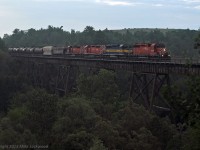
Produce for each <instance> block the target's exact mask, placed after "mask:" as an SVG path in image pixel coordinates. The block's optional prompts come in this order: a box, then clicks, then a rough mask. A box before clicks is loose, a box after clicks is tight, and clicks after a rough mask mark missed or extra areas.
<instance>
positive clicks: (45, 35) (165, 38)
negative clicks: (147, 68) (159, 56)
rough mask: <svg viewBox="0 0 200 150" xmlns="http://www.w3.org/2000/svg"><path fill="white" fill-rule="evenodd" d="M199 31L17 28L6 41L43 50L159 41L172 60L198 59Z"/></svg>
mask: <svg viewBox="0 0 200 150" xmlns="http://www.w3.org/2000/svg"><path fill="white" fill-rule="evenodd" d="M198 32H199V31H196V30H189V29H185V30H184V29H123V30H108V29H105V30H95V29H94V27H91V26H86V27H85V29H84V31H83V32H80V31H75V30H71V32H68V31H64V30H63V29H62V26H61V27H53V26H48V28H47V29H39V30H35V29H29V30H26V31H24V30H19V29H15V30H14V31H13V34H12V35H7V34H5V35H4V37H3V40H4V41H5V43H6V45H7V46H8V47H42V46H46V45H52V46H64V45H88V44H132V45H133V44H135V43H141V42H158V43H164V44H166V47H167V48H168V50H169V51H170V52H171V56H172V57H193V58H197V57H198V52H197V51H196V50H195V49H194V42H195V38H196V37H197V36H198Z"/></svg>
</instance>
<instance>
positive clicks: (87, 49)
mask: <svg viewBox="0 0 200 150" xmlns="http://www.w3.org/2000/svg"><path fill="white" fill-rule="evenodd" d="M105 48H106V46H105V45H86V46H84V52H83V53H84V54H87V55H101V54H103V52H104V51H105Z"/></svg>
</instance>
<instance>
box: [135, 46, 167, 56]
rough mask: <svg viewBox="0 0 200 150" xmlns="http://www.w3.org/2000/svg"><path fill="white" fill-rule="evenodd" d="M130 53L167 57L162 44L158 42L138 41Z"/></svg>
mask: <svg viewBox="0 0 200 150" xmlns="http://www.w3.org/2000/svg"><path fill="white" fill-rule="evenodd" d="M132 55H134V56H148V57H169V53H168V51H167V50H166V47H165V45H164V44H160V43H138V44H135V45H134V46H133V50H132Z"/></svg>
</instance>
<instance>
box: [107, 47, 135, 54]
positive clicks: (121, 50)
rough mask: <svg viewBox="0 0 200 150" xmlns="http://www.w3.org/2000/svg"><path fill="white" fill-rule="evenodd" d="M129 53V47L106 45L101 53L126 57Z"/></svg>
mask: <svg viewBox="0 0 200 150" xmlns="http://www.w3.org/2000/svg"><path fill="white" fill-rule="evenodd" d="M130 53H131V49H130V46H125V45H123V44H121V45H119V44H114V45H106V48H105V50H104V52H103V54H104V55H128V54H130Z"/></svg>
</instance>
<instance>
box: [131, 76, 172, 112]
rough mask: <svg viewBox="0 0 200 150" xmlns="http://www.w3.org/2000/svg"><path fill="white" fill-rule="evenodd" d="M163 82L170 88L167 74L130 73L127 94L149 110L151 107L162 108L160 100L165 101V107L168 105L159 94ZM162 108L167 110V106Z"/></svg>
mask: <svg viewBox="0 0 200 150" xmlns="http://www.w3.org/2000/svg"><path fill="white" fill-rule="evenodd" d="M165 84H167V86H168V88H169V89H170V82H169V75H168V74H158V73H155V74H148V73H132V80H131V85H130V94H129V96H130V98H131V99H132V100H133V101H134V102H139V103H143V104H144V106H145V107H146V108H147V109H149V110H150V111H151V110H152V109H153V107H157V108H160V109H162V107H161V106H159V104H160V103H161V102H160V101H162V103H165V104H166V106H167V107H170V106H169V105H168V103H167V102H166V101H165V99H164V98H163V97H162V96H161V94H160V90H161V88H162V87H163V85H165ZM138 100H139V101H138ZM156 100H158V101H156ZM157 105H158V106H157ZM163 109H166V110H167V109H169V108H163Z"/></svg>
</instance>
